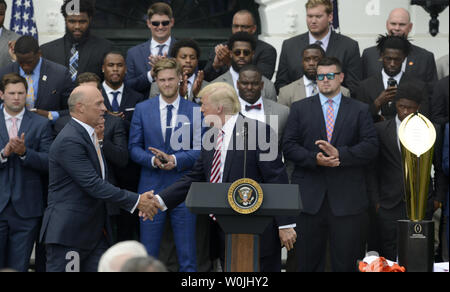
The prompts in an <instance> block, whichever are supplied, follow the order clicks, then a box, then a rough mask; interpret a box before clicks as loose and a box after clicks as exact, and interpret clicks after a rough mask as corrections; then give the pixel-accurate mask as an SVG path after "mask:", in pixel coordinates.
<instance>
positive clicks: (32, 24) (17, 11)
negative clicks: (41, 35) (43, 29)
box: [10, 0, 38, 39]
mask: <svg viewBox="0 0 450 292" xmlns="http://www.w3.org/2000/svg"><path fill="white" fill-rule="evenodd" d="M10 28H11V29H12V30H13V31H15V32H16V33H18V34H20V35H29V36H32V37H34V38H35V39H38V31H37V27H36V19H35V18H34V8H33V0H13V7H12V12H11V25H10Z"/></svg>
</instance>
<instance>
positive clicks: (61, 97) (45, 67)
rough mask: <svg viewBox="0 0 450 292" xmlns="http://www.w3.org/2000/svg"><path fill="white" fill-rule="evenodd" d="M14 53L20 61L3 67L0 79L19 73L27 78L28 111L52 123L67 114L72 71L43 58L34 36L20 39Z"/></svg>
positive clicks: (71, 87)
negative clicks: (9, 74) (6, 75)
mask: <svg viewBox="0 0 450 292" xmlns="http://www.w3.org/2000/svg"><path fill="white" fill-rule="evenodd" d="M14 52H15V54H16V57H17V62H15V63H12V64H10V65H8V66H6V67H3V68H1V69H0V78H1V76H3V75H5V74H8V73H18V74H19V75H20V76H22V77H24V78H25V79H26V81H27V83H28V92H27V103H26V107H27V109H28V110H31V111H34V112H36V113H37V114H39V115H41V116H43V117H45V118H48V119H49V120H52V121H56V120H57V119H58V118H59V117H60V116H63V115H67V114H68V111H67V99H68V98H69V95H70V93H71V91H72V89H73V84H72V80H71V79H70V73H69V70H68V69H67V68H65V67H64V66H62V65H59V64H56V63H53V62H51V61H49V60H47V59H45V58H43V57H42V52H41V50H40V49H39V44H38V42H37V41H36V39H35V38H33V37H31V36H23V37H21V38H19V39H18V40H17V42H16V44H15V47H14Z"/></svg>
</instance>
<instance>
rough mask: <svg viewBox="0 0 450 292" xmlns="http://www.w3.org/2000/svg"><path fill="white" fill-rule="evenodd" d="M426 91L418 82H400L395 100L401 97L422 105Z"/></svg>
mask: <svg viewBox="0 0 450 292" xmlns="http://www.w3.org/2000/svg"><path fill="white" fill-rule="evenodd" d="M424 92H426V91H425V88H423V87H421V86H420V85H419V84H418V83H417V82H412V81H404V82H400V84H399V85H398V88H397V94H396V95H395V98H394V101H395V102H397V101H398V100H400V99H408V100H412V101H414V102H416V103H417V104H418V105H420V104H421V103H422V100H423V97H424Z"/></svg>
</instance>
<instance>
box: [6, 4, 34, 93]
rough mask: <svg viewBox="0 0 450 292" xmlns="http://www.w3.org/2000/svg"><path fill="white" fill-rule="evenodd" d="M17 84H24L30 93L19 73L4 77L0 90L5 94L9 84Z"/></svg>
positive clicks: (25, 81)
mask: <svg viewBox="0 0 450 292" xmlns="http://www.w3.org/2000/svg"><path fill="white" fill-rule="evenodd" d="M0 4H1V3H0ZM17 83H22V84H23V85H24V86H25V91H27V92H28V83H27V80H26V79H25V78H23V77H22V76H20V75H19V74H17V73H9V74H5V75H4V76H3V77H2V80H1V81H0V90H1V91H3V92H5V89H6V85H8V84H17Z"/></svg>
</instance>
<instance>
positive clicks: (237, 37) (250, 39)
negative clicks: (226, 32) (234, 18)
mask: <svg viewBox="0 0 450 292" xmlns="http://www.w3.org/2000/svg"><path fill="white" fill-rule="evenodd" d="M235 42H246V43H250V45H251V47H252V50H253V51H255V49H256V38H255V37H254V36H253V35H251V34H249V33H248V32H245V31H240V32H237V33H235V34H233V35H231V37H230V39H229V40H228V48H229V49H230V50H231V49H233V46H234V43H235Z"/></svg>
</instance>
